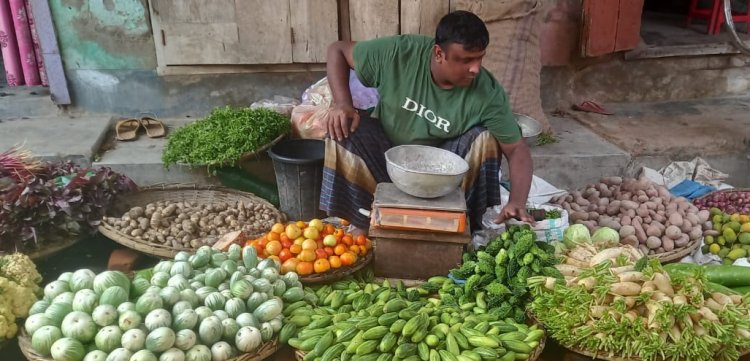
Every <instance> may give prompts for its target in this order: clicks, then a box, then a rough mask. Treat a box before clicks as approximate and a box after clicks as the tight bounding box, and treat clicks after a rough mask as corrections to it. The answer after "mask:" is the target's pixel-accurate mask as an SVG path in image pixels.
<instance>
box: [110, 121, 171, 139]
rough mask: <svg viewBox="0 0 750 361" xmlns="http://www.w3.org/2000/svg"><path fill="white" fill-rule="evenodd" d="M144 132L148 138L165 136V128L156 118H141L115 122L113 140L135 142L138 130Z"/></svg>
mask: <svg viewBox="0 0 750 361" xmlns="http://www.w3.org/2000/svg"><path fill="white" fill-rule="evenodd" d="M141 128H143V129H145V130H146V135H147V136H148V137H149V138H161V137H163V136H165V135H166V134H167V128H166V126H164V123H162V122H161V121H160V120H158V119H156V116H155V115H154V116H143V117H140V118H130V119H123V120H119V121H117V123H116V124H115V138H116V139H117V140H120V141H128V140H135V139H136V138H138V130H140V129H141Z"/></svg>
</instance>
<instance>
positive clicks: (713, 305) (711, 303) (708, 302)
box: [703, 298, 724, 311]
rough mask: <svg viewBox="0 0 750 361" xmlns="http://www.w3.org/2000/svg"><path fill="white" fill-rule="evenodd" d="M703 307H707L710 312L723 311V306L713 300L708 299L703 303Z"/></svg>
mask: <svg viewBox="0 0 750 361" xmlns="http://www.w3.org/2000/svg"><path fill="white" fill-rule="evenodd" d="M703 304H704V305H705V307H708V308H709V309H710V310H711V311H721V310H723V309H724V305H722V304H720V303H718V302H716V301H714V299H713V298H709V299H707V300H706V302H704V303H703Z"/></svg>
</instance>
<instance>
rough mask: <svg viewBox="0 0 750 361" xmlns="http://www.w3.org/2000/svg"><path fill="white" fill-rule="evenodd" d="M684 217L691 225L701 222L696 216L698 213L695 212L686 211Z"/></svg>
mask: <svg viewBox="0 0 750 361" xmlns="http://www.w3.org/2000/svg"><path fill="white" fill-rule="evenodd" d="M685 218H687V220H688V221H690V224H692V225H695V224H701V223H703V222H701V220H700V218H698V215H697V214H695V213H689V212H688V213H687V214H685Z"/></svg>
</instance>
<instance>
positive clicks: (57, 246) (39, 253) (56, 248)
mask: <svg viewBox="0 0 750 361" xmlns="http://www.w3.org/2000/svg"><path fill="white" fill-rule="evenodd" d="M80 241H81V237H79V236H74V237H70V238H68V239H64V240H62V241H57V242H49V243H42V245H41V247H40V248H38V249H35V250H31V251H21V252H22V253H24V254H26V255H27V256H29V258H31V260H32V261H37V260H40V259H43V258H47V257H49V256H52V255H55V254H57V253H59V252H62V251H64V250H66V249H68V248H70V247H73V246H75V245H76V244H77V243H78V242H80Z"/></svg>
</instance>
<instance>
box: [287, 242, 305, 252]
mask: <svg viewBox="0 0 750 361" xmlns="http://www.w3.org/2000/svg"><path fill="white" fill-rule="evenodd" d="M289 251H290V252H292V254H299V253H300V252H302V246H300V245H298V244H293V245H292V246H291V247H289Z"/></svg>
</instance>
